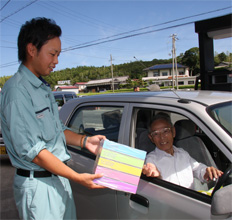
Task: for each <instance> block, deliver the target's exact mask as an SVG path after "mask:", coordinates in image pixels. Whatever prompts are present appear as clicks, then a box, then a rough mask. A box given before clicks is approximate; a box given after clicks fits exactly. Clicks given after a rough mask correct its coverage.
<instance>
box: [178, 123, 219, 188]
mask: <svg viewBox="0 0 232 220" xmlns="http://www.w3.org/2000/svg"><path fill="white" fill-rule="evenodd" d="M174 126H175V129H176V137H175V140H174V145H175V146H176V147H179V148H183V149H184V150H185V151H187V152H188V153H189V154H190V156H191V157H192V158H194V159H195V160H196V161H198V162H200V163H203V164H205V165H206V166H213V167H217V166H216V164H215V162H214V160H213V158H212V156H211V154H210V153H209V151H208V149H207V147H206V146H205V144H204V142H203V141H202V140H201V139H200V138H199V137H197V136H195V132H196V126H195V124H194V123H193V122H192V121H190V120H187V119H183V120H179V121H177V122H176V123H175V125H174ZM213 184H214V183H213V182H211V183H208V184H206V183H201V182H200V181H199V180H198V179H195V178H194V188H195V189H196V190H209V189H210V188H211V187H213Z"/></svg>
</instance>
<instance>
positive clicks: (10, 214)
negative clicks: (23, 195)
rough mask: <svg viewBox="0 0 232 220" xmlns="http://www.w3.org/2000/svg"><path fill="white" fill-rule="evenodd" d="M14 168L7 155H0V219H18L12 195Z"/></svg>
mask: <svg viewBox="0 0 232 220" xmlns="http://www.w3.org/2000/svg"><path fill="white" fill-rule="evenodd" d="M14 172H15V169H14V168H13V167H12V166H11V163H10V160H9V158H8V156H5V155H4V156H3V155H1V156H0V175H1V176H0V177H1V179H0V190H1V191H0V192H1V193H0V196H1V203H0V219H1V220H5V219H15V220H18V219H19V217H18V212H17V209H16V206H15V202H14V196H13V177H14Z"/></svg>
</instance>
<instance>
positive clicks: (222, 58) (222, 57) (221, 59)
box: [218, 52, 227, 62]
mask: <svg viewBox="0 0 232 220" xmlns="http://www.w3.org/2000/svg"><path fill="white" fill-rule="evenodd" d="M218 58H219V61H220V62H223V61H226V59H227V56H226V54H225V53H224V52H222V53H219V54H218Z"/></svg>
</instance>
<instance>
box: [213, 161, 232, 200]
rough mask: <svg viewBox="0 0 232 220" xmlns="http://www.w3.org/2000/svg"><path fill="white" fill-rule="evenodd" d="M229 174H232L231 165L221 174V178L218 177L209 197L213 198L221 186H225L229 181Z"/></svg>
mask: <svg viewBox="0 0 232 220" xmlns="http://www.w3.org/2000/svg"><path fill="white" fill-rule="evenodd" d="M231 173H232V164H230V166H229V167H228V168H227V169H226V171H225V172H224V173H223V175H222V176H221V177H219V179H218V180H217V183H216V185H215V187H214V189H213V192H212V195H211V196H213V195H214V193H215V192H216V191H217V190H219V189H220V188H221V187H222V186H224V185H225V183H226V182H227V180H228V179H229V176H230V174H231Z"/></svg>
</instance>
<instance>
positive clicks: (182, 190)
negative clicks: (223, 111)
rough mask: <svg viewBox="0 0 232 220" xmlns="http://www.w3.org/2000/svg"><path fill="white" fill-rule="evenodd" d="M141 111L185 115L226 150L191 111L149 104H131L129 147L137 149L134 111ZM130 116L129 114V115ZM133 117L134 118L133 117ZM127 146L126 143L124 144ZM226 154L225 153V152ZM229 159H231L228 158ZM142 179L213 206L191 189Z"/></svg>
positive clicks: (219, 146)
mask: <svg viewBox="0 0 232 220" xmlns="http://www.w3.org/2000/svg"><path fill="white" fill-rule="evenodd" d="M135 108H136V109H139V108H145V109H146V108H150V109H155V110H160V111H170V112H175V113H177V114H181V115H184V116H185V117H187V118H188V119H190V120H192V121H193V122H194V123H195V124H197V125H198V126H199V127H200V128H201V129H202V130H203V131H204V132H205V134H206V135H207V136H208V137H214V140H213V141H215V142H216V146H217V147H218V148H219V149H220V150H221V149H225V150H226V146H225V145H224V144H223V143H222V142H221V141H220V139H217V135H215V133H214V132H213V131H212V130H211V129H210V128H209V126H208V125H207V124H205V122H204V121H203V120H202V119H201V118H200V117H198V116H197V115H196V114H195V113H194V112H192V111H190V110H189V109H186V108H185V107H181V106H180V107H177V106H173V105H170V106H169V105H168V104H163V105H162V104H156V103H153V104H149V103H148V104H147V103H141V104H140V103H131V104H130V106H129V111H130V115H131V119H132V120H131V123H130V125H128V126H127V128H126V130H128V131H130V134H131V135H130V134H125V135H128V136H129V137H130V140H129V143H126V144H127V145H128V146H133V147H134V148H135V129H136V118H135V116H134V115H133V114H134V109H135ZM128 114H129V113H128ZM132 116H133V117H132ZM124 144H125V143H124ZM223 153H224V152H223ZM227 155H229V154H227ZM228 159H229V158H228ZM141 179H143V180H145V181H149V182H150V183H151V184H156V185H159V186H162V187H164V188H166V189H169V190H172V191H175V192H177V193H181V194H182V195H185V196H188V197H190V198H193V199H197V200H199V201H201V202H204V203H207V204H211V201H212V197H210V196H208V195H205V194H203V193H200V192H197V191H194V190H191V189H187V188H185V187H181V186H177V185H175V184H172V183H169V182H167V181H164V180H160V179H157V178H150V177H146V176H144V175H142V176H141Z"/></svg>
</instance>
